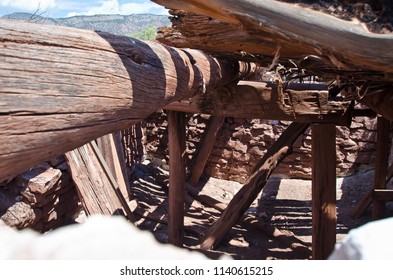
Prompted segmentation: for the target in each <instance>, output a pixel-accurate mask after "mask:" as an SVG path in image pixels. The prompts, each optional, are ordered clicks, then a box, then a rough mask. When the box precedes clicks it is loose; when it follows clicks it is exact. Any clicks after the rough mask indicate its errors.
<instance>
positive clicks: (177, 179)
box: [168, 111, 186, 246]
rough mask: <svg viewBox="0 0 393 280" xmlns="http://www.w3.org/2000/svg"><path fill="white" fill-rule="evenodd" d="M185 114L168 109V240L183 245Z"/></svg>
mask: <svg viewBox="0 0 393 280" xmlns="http://www.w3.org/2000/svg"><path fill="white" fill-rule="evenodd" d="M185 129H186V124H185V114H184V113H180V112H174V111H168V137H169V139H168V140H169V143H168V144H169V211H168V240H169V242H170V243H172V244H173V245H176V246H183V239H184V211H185V203H184V202H185V184H186V174H185V165H184V153H185V146H186V145H185V144H186V136H185V135H186V131H185Z"/></svg>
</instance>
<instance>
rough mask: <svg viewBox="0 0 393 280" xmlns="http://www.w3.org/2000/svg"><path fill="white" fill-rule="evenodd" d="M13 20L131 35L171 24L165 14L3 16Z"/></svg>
mask: <svg viewBox="0 0 393 280" xmlns="http://www.w3.org/2000/svg"><path fill="white" fill-rule="evenodd" d="M2 18H8V19H13V20H22V21H31V22H36V23H41V24H49V25H62V26H69V27H74V28H81V29H91V30H100V31H104V32H109V33H112V34H116V35H130V34H132V33H135V32H140V31H142V30H144V29H146V28H149V27H154V28H155V29H156V28H157V27H159V26H170V20H169V19H168V16H165V15H152V14H135V15H128V16H122V15H96V16H75V17H69V18H47V17H43V16H39V15H32V14H29V13H13V14H9V15H5V16H2Z"/></svg>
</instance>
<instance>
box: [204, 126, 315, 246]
mask: <svg viewBox="0 0 393 280" xmlns="http://www.w3.org/2000/svg"><path fill="white" fill-rule="evenodd" d="M307 127H308V124H304V123H295V122H294V123H292V124H290V125H289V126H288V128H287V129H286V130H285V131H284V132H283V133H282V134H281V136H280V137H279V138H278V139H277V141H276V142H275V143H274V144H273V146H272V147H271V148H270V149H269V150H268V151H267V152H266V154H265V155H264V156H263V158H262V159H261V161H260V162H259V163H258V164H257V165H256V169H255V171H254V172H253V174H252V175H251V176H250V178H249V179H248V180H247V182H246V184H245V185H244V186H243V187H242V188H241V189H240V190H239V191H238V192H237V193H236V195H235V196H234V197H233V199H232V200H231V202H230V203H229V204H228V207H227V208H226V209H225V211H224V212H223V213H222V215H221V217H220V218H219V219H218V220H217V222H216V223H215V224H214V225H213V226H212V227H211V228H210V229H209V230H208V231H207V232H206V234H205V235H204V236H203V237H202V240H201V248H202V249H205V250H208V249H210V248H212V247H215V246H216V245H217V244H218V243H219V242H220V241H221V240H222V239H223V237H224V236H225V234H226V233H227V232H228V231H229V230H230V229H231V228H232V226H233V225H234V224H235V223H236V222H237V221H238V220H239V218H240V217H241V216H242V215H243V214H244V212H245V211H246V210H247V209H248V207H250V205H251V203H252V202H253V201H254V200H255V199H256V198H257V196H258V194H259V192H260V191H261V190H262V188H263V187H264V186H265V184H266V182H267V180H268V178H269V176H270V174H271V173H272V172H273V171H274V169H275V168H276V166H277V165H278V164H279V163H280V162H281V161H282V160H283V159H284V158H285V157H286V156H287V155H288V154H290V153H291V147H292V145H293V143H294V142H295V141H296V139H297V138H298V137H299V135H301V134H302V133H303V132H304V131H305V130H306V129H307Z"/></svg>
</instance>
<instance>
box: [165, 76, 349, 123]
mask: <svg viewBox="0 0 393 280" xmlns="http://www.w3.org/2000/svg"><path fill="white" fill-rule="evenodd" d="M349 104H350V103H349V102H337V101H330V100H329V99H328V90H327V88H326V86H325V85H323V84H296V83H294V84H289V85H288V86H287V87H286V89H285V90H284V89H283V86H282V85H279V84H272V83H264V82H251V81H240V82H239V83H238V85H236V86H227V87H221V88H219V89H216V90H214V91H209V92H206V93H205V94H203V95H202V94H199V95H196V96H194V97H192V98H188V99H183V100H181V101H176V102H173V103H171V104H169V105H167V106H166V107H165V109H168V110H174V111H182V112H189V113H204V114H210V115H214V116H225V117H235V118H248V119H270V120H287V121H296V122H306V123H310V122H331V123H336V124H338V125H347V124H349V122H350V114H349V112H348V111H349V110H348V107H349Z"/></svg>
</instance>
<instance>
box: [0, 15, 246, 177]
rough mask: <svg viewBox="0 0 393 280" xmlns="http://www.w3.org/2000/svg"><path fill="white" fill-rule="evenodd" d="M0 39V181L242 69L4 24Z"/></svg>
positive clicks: (119, 41) (123, 41)
mask: <svg viewBox="0 0 393 280" xmlns="http://www.w3.org/2000/svg"><path fill="white" fill-rule="evenodd" d="M0 41H1V48H0V77H1V79H0V181H5V180H6V179H7V178H9V177H12V176H15V175H17V174H19V173H21V172H23V171H24V170H26V169H28V168H31V167H32V166H35V165H38V164H40V163H42V162H45V161H46V160H49V159H51V158H55V157H56V156H58V155H61V154H63V153H65V152H67V151H70V150H73V149H75V148H77V147H80V146H82V145H83V144H85V143H88V142H89V141H92V140H94V139H97V138H98V137H101V136H103V135H106V134H109V133H112V132H114V131H119V130H122V129H125V128H127V127H130V126H131V125H132V124H135V123H137V122H139V121H140V120H142V119H144V118H146V117H147V116H148V115H150V114H151V113H153V112H156V111H157V110H159V109H162V108H163V107H164V106H165V105H166V104H169V103H171V102H173V101H176V100H180V99H183V98H188V97H192V96H194V95H196V94H199V93H205V92H207V91H210V90H212V89H214V88H216V87H219V86H221V85H224V84H227V83H230V82H233V80H234V79H236V78H237V77H238V75H239V69H240V68H241V67H240V66H239V62H237V61H233V60H230V59H215V58H212V57H211V56H208V55H206V54H204V53H202V52H201V51H197V50H189V49H188V50H181V49H176V48H171V47H166V46H163V45H162V44H159V43H155V42H143V41H140V40H137V39H132V38H128V37H123V36H115V35H111V34H108V33H103V32H98V31H96V32H95V31H90V30H80V29H73V28H66V27H60V26H47V25H39V24H34V23H26V22H20V21H11V20H5V19H1V20H0ZM20 159H23V160H20Z"/></svg>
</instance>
